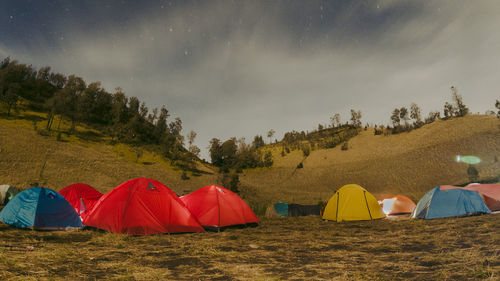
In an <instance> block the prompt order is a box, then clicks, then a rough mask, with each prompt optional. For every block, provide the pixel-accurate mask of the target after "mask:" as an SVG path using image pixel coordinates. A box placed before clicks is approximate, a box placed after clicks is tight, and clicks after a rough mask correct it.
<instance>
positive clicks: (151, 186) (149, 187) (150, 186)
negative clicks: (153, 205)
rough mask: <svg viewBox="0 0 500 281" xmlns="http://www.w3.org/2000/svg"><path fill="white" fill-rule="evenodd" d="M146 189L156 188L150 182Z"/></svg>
mask: <svg viewBox="0 0 500 281" xmlns="http://www.w3.org/2000/svg"><path fill="white" fill-rule="evenodd" d="M147 190H158V189H157V188H156V187H155V186H154V185H153V184H152V183H148V188H147Z"/></svg>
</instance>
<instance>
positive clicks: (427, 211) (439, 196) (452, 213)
mask: <svg viewBox="0 0 500 281" xmlns="http://www.w3.org/2000/svg"><path fill="white" fill-rule="evenodd" d="M487 213H491V211H490V210H489V209H488V207H486V205H485V204H484V202H483V199H482V198H481V196H480V195H479V193H478V192H476V191H472V190H464V189H461V188H457V187H455V186H438V187H435V188H433V189H431V190H430V191H428V192H427V193H426V194H425V195H424V196H423V197H422V198H421V199H420V201H418V203H417V207H416V208H415V210H413V213H412V214H411V217H412V218H420V219H437V218H447V217H461V216H471V215H477V214H487Z"/></svg>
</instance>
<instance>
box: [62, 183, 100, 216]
mask: <svg viewBox="0 0 500 281" xmlns="http://www.w3.org/2000/svg"><path fill="white" fill-rule="evenodd" d="M59 194H61V195H62V196H63V197H64V198H65V199H66V200H67V201H68V202H69V203H70V204H71V206H72V207H73V209H75V211H76V213H77V214H78V215H80V217H81V218H82V219H83V218H84V217H85V216H86V215H87V214H88V213H89V211H90V210H92V208H93V207H94V205H95V203H96V202H97V200H99V198H101V196H102V193H100V192H99V191H97V190H96V189H95V188H93V187H92V186H90V185H88V184H85V183H74V184H71V185H68V186H66V187H65V188H63V189H61V190H60V191H59Z"/></svg>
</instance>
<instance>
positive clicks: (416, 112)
mask: <svg viewBox="0 0 500 281" xmlns="http://www.w3.org/2000/svg"><path fill="white" fill-rule="evenodd" d="M410 117H411V119H413V120H414V122H413V124H414V125H415V126H416V127H420V126H421V125H422V114H421V112H420V107H418V105H417V104H416V103H412V104H411V106H410Z"/></svg>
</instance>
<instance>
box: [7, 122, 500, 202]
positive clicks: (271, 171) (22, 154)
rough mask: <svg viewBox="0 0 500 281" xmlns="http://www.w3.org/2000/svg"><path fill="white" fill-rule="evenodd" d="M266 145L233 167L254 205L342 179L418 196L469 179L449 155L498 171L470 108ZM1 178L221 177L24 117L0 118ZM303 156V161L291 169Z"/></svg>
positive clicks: (51, 183) (493, 143) (179, 189)
mask: <svg viewBox="0 0 500 281" xmlns="http://www.w3.org/2000/svg"><path fill="white" fill-rule="evenodd" d="M264 149H267V150H269V149H270V150H272V152H273V159H274V165H273V167H271V168H258V169H248V170H245V171H244V173H243V174H240V188H239V189H240V191H241V195H242V196H243V197H244V198H245V199H246V200H247V201H250V203H251V204H252V205H253V207H256V206H257V205H261V206H259V207H263V206H264V205H267V204H269V203H272V202H277V201H285V202H298V203H309V204H314V203H317V202H318V201H320V200H322V201H325V200H328V199H329V198H330V196H331V195H332V194H333V193H334V191H335V190H336V189H337V188H339V187H341V186H342V185H344V184H348V183H358V184H361V185H362V186H364V187H365V188H367V189H368V190H369V191H370V192H372V193H373V194H374V195H375V196H377V197H381V196H387V195H393V194H405V195H408V196H410V197H411V198H412V199H414V200H418V199H419V198H420V196H422V195H423V194H424V193H425V192H426V191H427V190H429V189H430V188H432V187H435V186H436V185H439V184H460V183H465V182H467V181H468V178H467V173H466V169H467V165H466V164H464V163H457V162H456V161H455V159H456V155H476V156H478V157H480V158H481V159H482V163H481V164H479V165H477V169H478V171H479V175H480V178H481V179H490V178H495V177H498V176H499V175H500V162H498V159H499V158H500V121H499V120H498V119H497V118H495V117H491V116H482V115H469V116H466V117H464V118H454V119H451V120H447V121H436V122H434V123H432V124H429V125H425V126H424V127H422V128H420V129H417V130H414V131H412V132H409V133H402V134H399V135H390V136H383V135H377V136H375V135H374V134H373V129H368V130H366V131H364V130H363V131H361V132H360V134H359V135H358V136H355V137H354V138H352V139H351V140H350V141H349V149H348V150H347V151H342V150H341V149H340V146H337V147H335V148H332V149H321V150H314V151H311V154H310V155H309V157H307V158H306V159H305V160H303V155H302V151H300V150H295V151H292V152H291V153H289V154H287V155H286V156H284V157H283V156H281V147H280V146H279V144H278V145H275V146H272V147H269V146H268V147H265V148H264ZM0 156H1V158H0V162H1V165H0V183H2V184H4V183H5V184H12V185H15V186H19V187H22V188H26V187H29V186H30V185H32V184H34V183H38V184H40V185H44V186H47V187H50V188H53V189H55V190H59V189H61V188H63V187H64V186H66V185H68V184H71V183H75V182H86V183H88V184H91V185H93V186H95V187H96V188H97V189H99V190H100V191H102V192H106V191H108V190H110V189H112V188H113V187H115V186H116V185H118V184H120V183H121V182H123V181H125V180H128V179H130V178H134V177H140V176H143V177H151V178H155V179H158V180H160V181H162V182H164V183H165V184H166V185H167V186H169V187H170V188H172V190H174V191H175V192H176V193H178V194H185V193H188V192H190V191H192V190H195V189H197V188H199V187H202V186H205V185H209V184H220V179H221V177H220V176H219V175H217V174H216V173H214V172H213V171H212V170H211V168H210V167H207V166H202V165H199V169H201V170H205V171H206V172H207V173H203V174H201V175H199V176H194V175H191V174H189V173H188V175H189V176H190V179H189V180H183V179H181V174H182V171H181V170H179V169H177V168H175V167H172V166H170V165H169V162H168V161H166V159H165V158H163V157H161V156H159V155H157V154H155V153H153V152H150V151H147V150H144V153H143V156H142V157H141V158H140V159H139V161H138V162H136V156H135V152H134V151H133V149H132V148H131V147H130V146H127V145H124V144H118V145H110V144H106V143H103V142H93V141H85V140H80V139H77V140H70V141H64V142H61V141H57V140H56V138H55V137H47V136H41V135H39V134H38V133H37V132H36V131H34V130H33V125H32V124H31V122H29V121H27V120H22V119H15V120H7V119H0ZM301 161H303V164H304V168H302V169H296V166H297V164H298V163H300V162H301Z"/></svg>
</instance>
